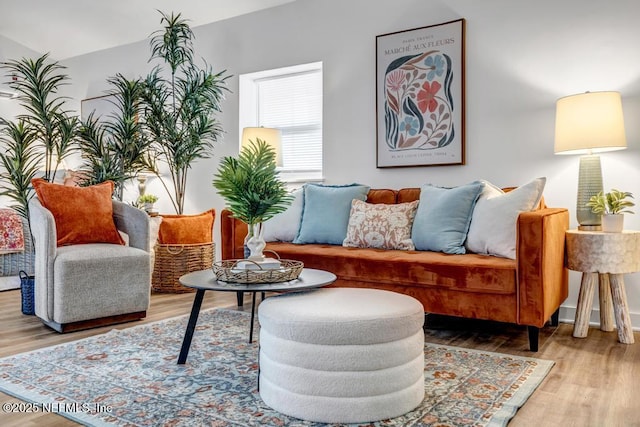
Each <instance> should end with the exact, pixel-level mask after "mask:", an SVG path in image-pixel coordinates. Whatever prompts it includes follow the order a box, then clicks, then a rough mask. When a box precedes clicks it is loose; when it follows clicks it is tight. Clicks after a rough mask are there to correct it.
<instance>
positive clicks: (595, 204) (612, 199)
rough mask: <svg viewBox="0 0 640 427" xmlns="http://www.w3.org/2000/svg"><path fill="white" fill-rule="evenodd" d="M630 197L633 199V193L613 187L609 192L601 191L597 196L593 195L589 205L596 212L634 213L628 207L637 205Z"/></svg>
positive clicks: (604, 213)
mask: <svg viewBox="0 0 640 427" xmlns="http://www.w3.org/2000/svg"><path fill="white" fill-rule="evenodd" d="M628 199H633V194H632V193H629V192H626V191H619V190H616V189H612V190H611V191H610V192H608V193H603V192H602V191H601V192H599V193H598V194H596V195H595V196H591V198H590V199H589V201H588V202H587V206H588V207H590V208H591V211H592V212H593V213H595V214H603V215H607V214H623V213H629V214H632V213H634V212H633V211H632V210H630V209H628V208H630V207H633V206H635V204H634V203H633V202H632V201H631V200H628Z"/></svg>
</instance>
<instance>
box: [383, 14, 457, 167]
mask: <svg viewBox="0 0 640 427" xmlns="http://www.w3.org/2000/svg"><path fill="white" fill-rule="evenodd" d="M376 119H377V133H376V145H377V156H376V157H377V162H378V164H377V166H378V167H379V168H387V167H401V166H437V165H463V164H464V161H465V159H464V19H459V20H456V21H451V22H447V23H444V24H439V25H432V26H428V27H422V28H416V29H413V30H406V31H399V32H395V33H389V34H383V35H380V36H377V37H376Z"/></svg>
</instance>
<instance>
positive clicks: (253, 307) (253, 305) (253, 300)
mask: <svg viewBox="0 0 640 427" xmlns="http://www.w3.org/2000/svg"><path fill="white" fill-rule="evenodd" d="M251 295H252V296H251V326H250V327H249V344H251V343H252V342H253V320H254V319H255V316H256V293H255V292H252V293H251Z"/></svg>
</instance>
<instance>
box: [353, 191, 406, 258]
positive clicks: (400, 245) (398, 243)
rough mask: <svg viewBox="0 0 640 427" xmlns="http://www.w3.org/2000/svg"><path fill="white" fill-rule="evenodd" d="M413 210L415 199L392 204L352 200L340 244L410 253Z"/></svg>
mask: <svg viewBox="0 0 640 427" xmlns="http://www.w3.org/2000/svg"><path fill="white" fill-rule="evenodd" d="M417 209H418V201H417V200H416V201H414V202H410V203H399V204H395V205H387V204H384V203H379V204H371V203H366V202H363V201H361V200H353V201H352V202H351V213H350V215H349V226H348V228H347V237H346V238H345V239H344V242H342V245H343V246H348V247H352V248H378V249H401V250H408V251H411V250H414V249H415V246H414V245H413V241H412V240H411V226H412V225H413V218H414V216H415V214H416V210H417Z"/></svg>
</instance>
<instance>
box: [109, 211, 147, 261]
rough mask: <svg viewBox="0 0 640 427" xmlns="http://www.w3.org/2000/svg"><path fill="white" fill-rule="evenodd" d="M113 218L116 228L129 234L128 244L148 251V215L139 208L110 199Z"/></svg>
mask: <svg viewBox="0 0 640 427" xmlns="http://www.w3.org/2000/svg"><path fill="white" fill-rule="evenodd" d="M112 204H113V220H114V221H115V223H116V228H117V229H118V230H120V231H122V232H124V233H127V235H128V236H129V246H131V247H134V248H138V249H142V250H143V251H145V252H149V251H150V249H151V248H150V242H149V233H150V231H149V215H147V213H146V212H144V211H143V210H141V209H138V208H135V207H133V206H131V205H128V204H126V203H122V202H119V201H117V200H113V201H112Z"/></svg>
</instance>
